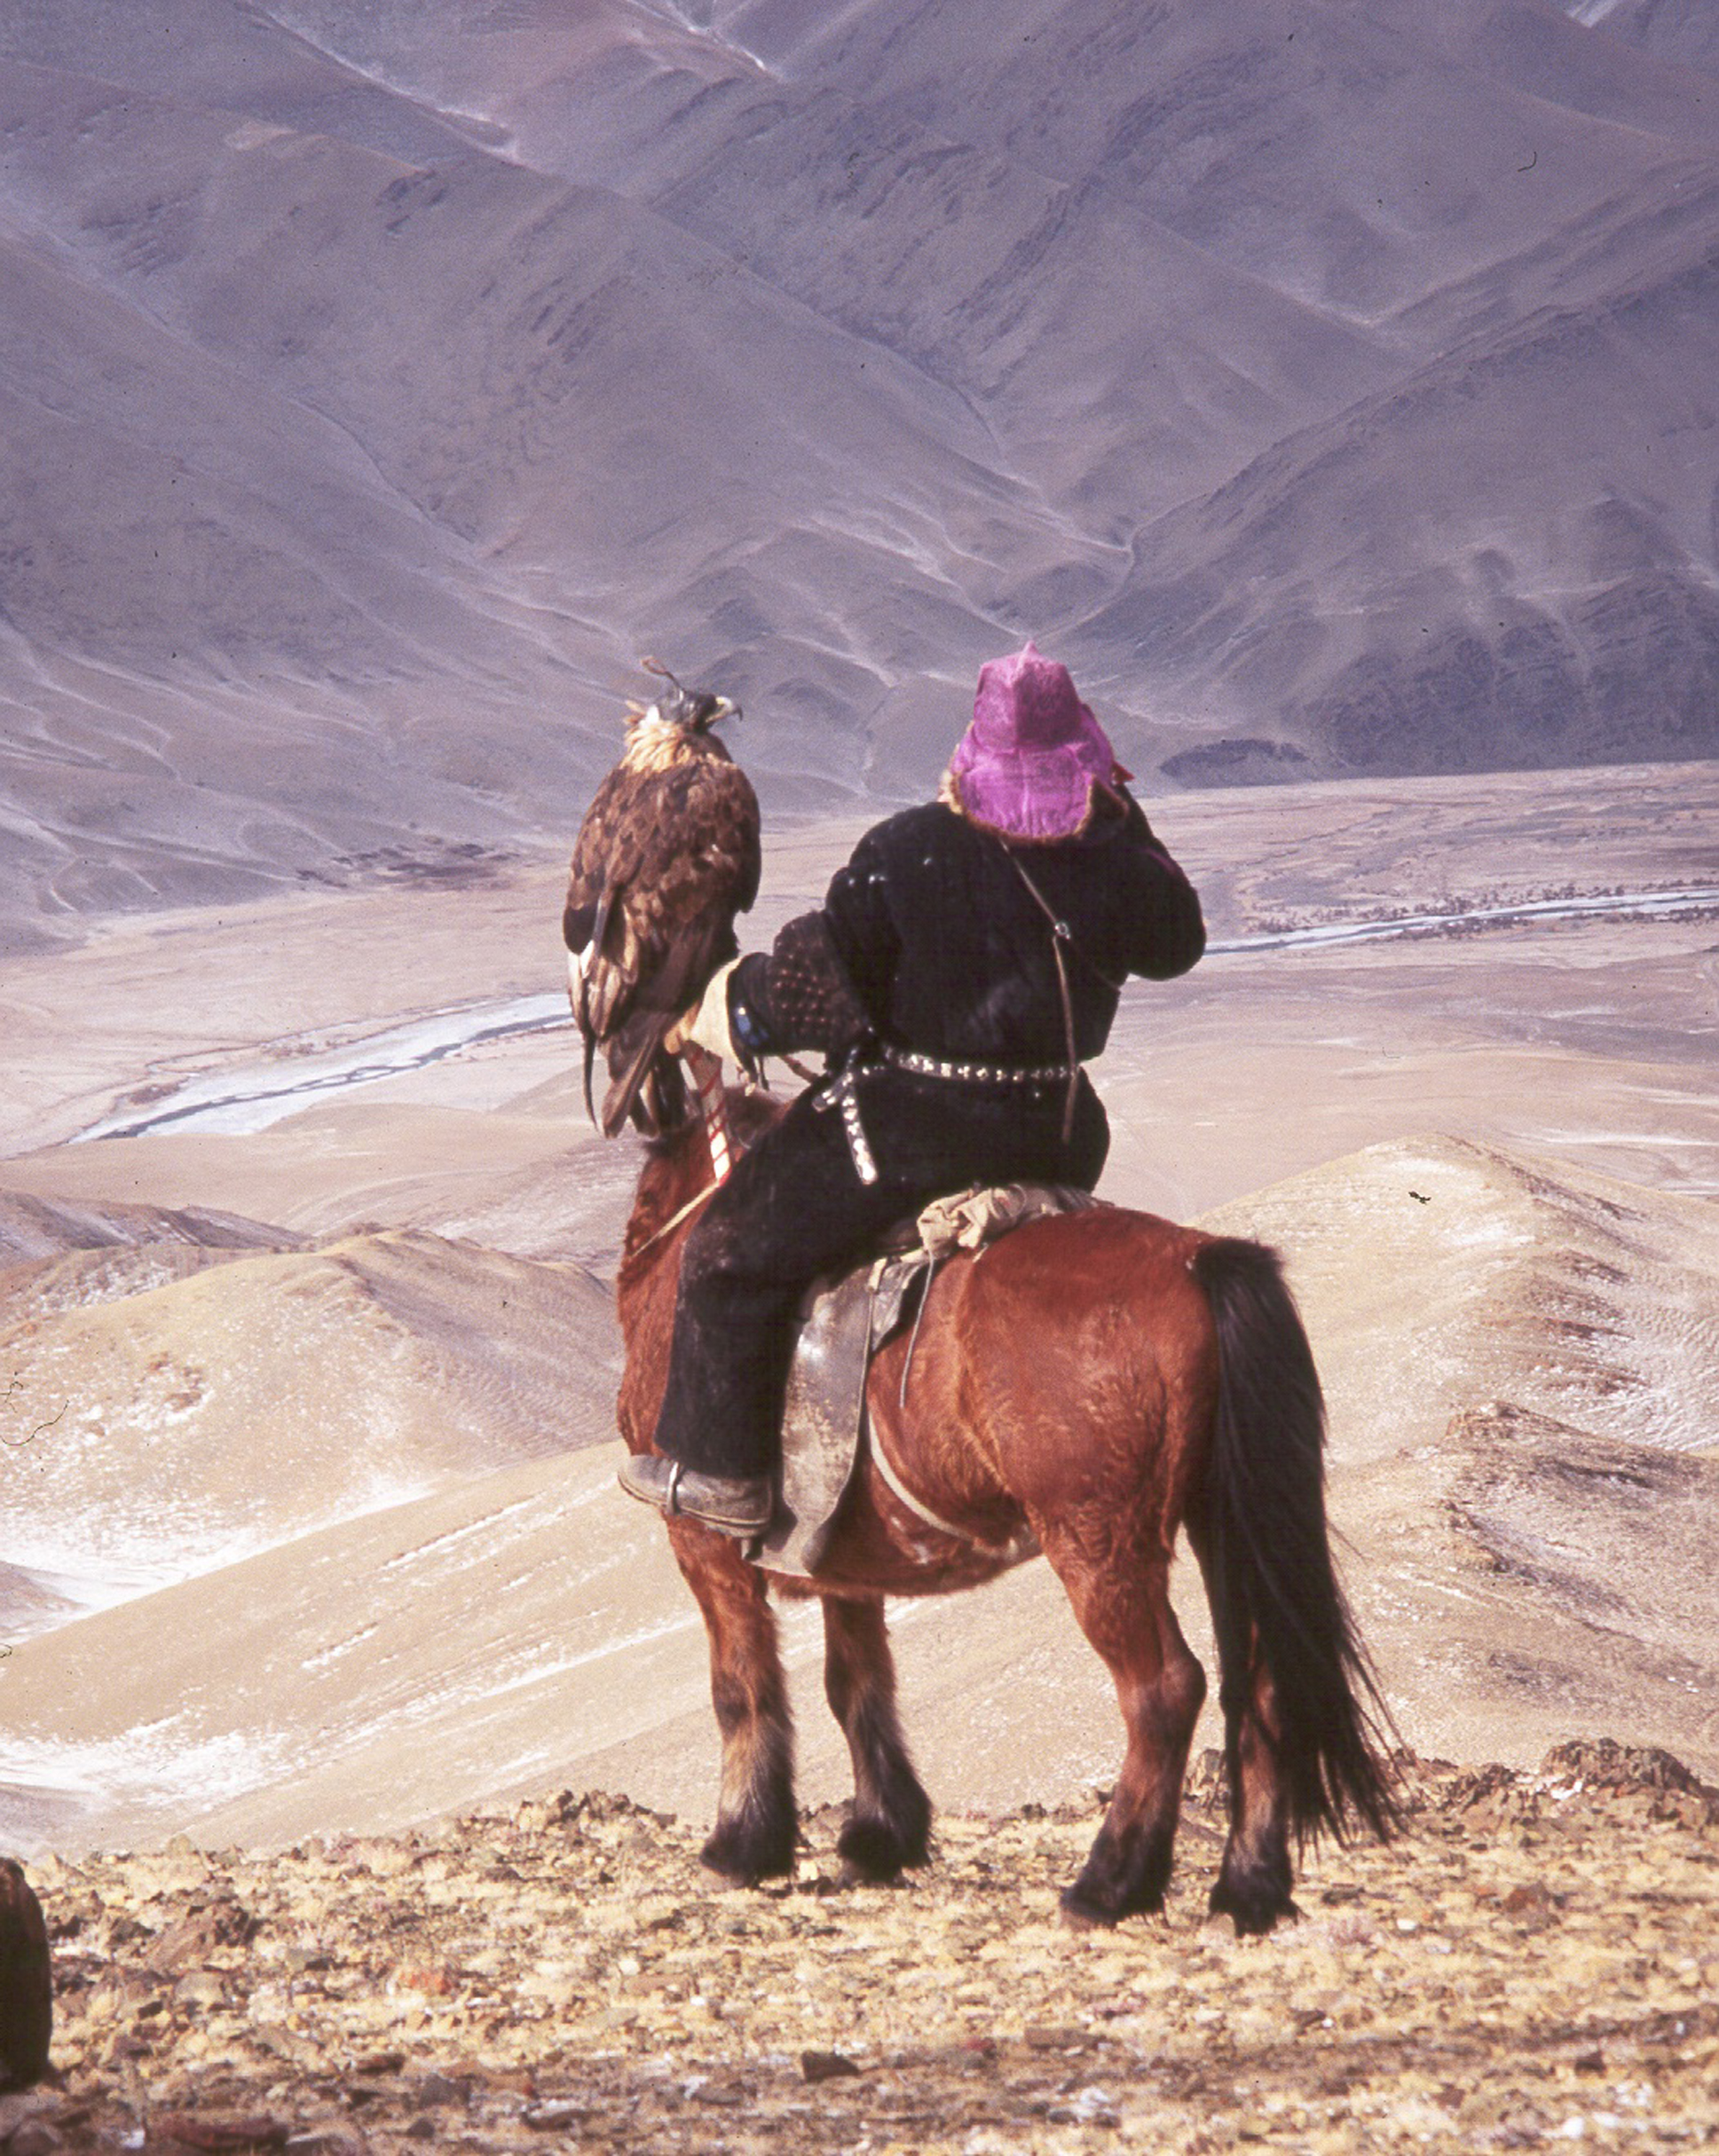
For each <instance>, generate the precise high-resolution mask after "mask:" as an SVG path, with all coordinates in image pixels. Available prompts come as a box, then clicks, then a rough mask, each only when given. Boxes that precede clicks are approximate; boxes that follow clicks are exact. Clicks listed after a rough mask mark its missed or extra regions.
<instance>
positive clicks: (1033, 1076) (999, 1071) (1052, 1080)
mask: <svg viewBox="0 0 1719 2156" xmlns="http://www.w3.org/2000/svg"><path fill="white" fill-rule="evenodd" d="M883 1055H884V1060H885V1062H886V1063H888V1064H890V1065H892V1066H894V1068H895V1069H896V1070H898V1071H911V1072H912V1073H913V1074H914V1075H915V1077H918V1078H948V1079H951V1080H953V1081H954V1082H956V1083H957V1084H958V1085H1067V1084H1068V1082H1069V1080H1070V1079H1072V1078H1075V1077H1076V1076H1078V1074H1079V1072H1080V1066H1079V1065H1078V1064H1077V1063H1074V1064H1070V1063H957V1062H954V1061H951V1060H950V1058H948V1057H945V1056H922V1055H920V1054H919V1052H918V1050H915V1049H911V1048H886V1049H885V1050H884V1051H883Z"/></svg>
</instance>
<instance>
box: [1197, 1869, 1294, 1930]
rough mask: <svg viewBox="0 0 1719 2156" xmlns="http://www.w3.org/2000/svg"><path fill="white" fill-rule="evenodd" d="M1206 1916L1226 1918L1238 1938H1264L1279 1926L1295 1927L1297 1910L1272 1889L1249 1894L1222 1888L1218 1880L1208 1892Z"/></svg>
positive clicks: (1227, 1887) (1228, 1887) (1232, 1888)
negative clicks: (1288, 1925) (1208, 1899)
mask: <svg viewBox="0 0 1719 2156" xmlns="http://www.w3.org/2000/svg"><path fill="white" fill-rule="evenodd" d="M1207 1914H1208V1915H1209V1916H1227V1917H1228V1918H1229V1920H1230V1922H1231V1923H1232V1924H1234V1926H1235V1936H1236V1937H1237V1938H1238V1939H1264V1938H1265V1936H1266V1933H1267V1932H1274V1931H1275V1930H1276V1929H1277V1926H1278V1925H1279V1924H1282V1923H1286V1922H1287V1923H1289V1924H1296V1923H1298V1922H1299V1921H1300V1917H1301V1911H1300V1910H1299V1909H1298V1908H1297V1907H1296V1905H1295V1903H1294V1902H1293V1901H1292V1900H1290V1898H1289V1895H1288V1894H1286V1893H1283V1892H1281V1891H1280V1890H1278V1889H1276V1888H1268V1889H1266V1891H1264V1892H1258V1893H1252V1894H1250V1893H1245V1892H1238V1891H1237V1889H1235V1888H1234V1887H1232V1886H1226V1885H1225V1884H1224V1882H1223V1880H1222V1879H1219V1880H1218V1884H1217V1885H1216V1886H1214V1887H1213V1888H1212V1890H1211V1900H1210V1904H1209V1905H1208V1908H1207Z"/></svg>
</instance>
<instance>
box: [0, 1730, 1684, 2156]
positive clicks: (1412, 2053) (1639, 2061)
mask: <svg viewBox="0 0 1719 2156" xmlns="http://www.w3.org/2000/svg"><path fill="white" fill-rule="evenodd" d="M1216 1764H1217V1762H1216V1757H1215V1755H1213V1754H1210V1753H1208V1754H1207V1755H1205V1759H1204V1762H1203V1768H1202V1770H1201V1771H1200V1773H1199V1774H1196V1776H1195V1782H1194V1784H1193V1786H1192V1788H1191V1790H1190V1802H1189V1808H1188V1813H1187V1820H1186V1824H1185V1827H1184V1834H1183V1840H1182V1845H1181V1855H1182V1867H1181V1869H1180V1872H1179V1876H1178V1880H1177V1882H1176V1885H1174V1887H1173V1888H1172V1892H1171V1901H1170V1906H1169V1909H1168V1912H1167V1914H1166V1916H1164V1917H1163V1919H1161V1920H1154V1921H1142V1922H1137V1923H1132V1924H1126V1925H1124V1926H1123V1927H1122V1928H1121V1929H1119V1930H1118V1931H1116V1932H1112V1933H1104V1932H1071V1931H1068V1930H1067V1929H1064V1928H1063V1927H1062V1926H1061V1924H1059V1923H1058V1921H1057V1903H1056V1891H1057V1888H1058V1886H1059V1885H1061V1883H1062V1882H1063V1881H1064V1880H1066V1879H1067V1878H1068V1877H1069V1876H1070V1875H1071V1873H1072V1871H1073V1869H1074V1868H1075V1866H1076V1862H1077V1861H1078V1858H1079V1855H1080V1853H1082V1852H1083V1851H1084V1847H1085V1845H1086V1843H1087V1841H1088V1840H1089V1839H1090V1837H1091V1834H1092V1829H1093V1826H1094V1823H1095V1822H1094V1820H1093V1818H1092V1814H1090V1813H1084V1814H1083V1813H1079V1812H1076V1811H1073V1810H1068V1811H1061V1812H1057V1813H1050V1814H1047V1813H1045V1812H1043V1811H1040V1810H1038V1809H1037V1807H1031V1806H1029V1807H1028V1808H1027V1810H1025V1811H1023V1812H1021V1813H1019V1814H1014V1815H1013V1816H1011V1817H1009V1818H1006V1819H1000V1820H993V1819H985V1818H981V1817H977V1816H974V1815H965V1816H961V1815H956V1816H950V1817H946V1818H944V1819H943V1820H942V1822H941V1824H940V1828H939V1843H938V1849H937V1853H936V1856H935V1858H934V1862H933V1863H932V1865H931V1867H930V1868H929V1869H927V1872H926V1873H925V1874H924V1875H923V1876H921V1877H918V1878H916V1879H915V1880H914V1881H913V1882H912V1883H911V1885H908V1886H906V1887H905V1888H903V1889H900V1890H887V1889H878V1888H865V1889H856V1890H846V1889H843V1888H842V1887H841V1886H840V1885H839V1883H838V1882H837V1881H836V1880H835V1879H834V1878H833V1877H832V1876H831V1875H832V1869H833V1865H834V1857H833V1848H834V1840H835V1829H836V1815H835V1814H834V1813H832V1812H828V1811H826V1812H823V1813H818V1814H812V1815H810V1816H809V1817H808V1820H807V1822H806V1826H805V1846H804V1849H803V1853H802V1858H801V1862H800V1872H799V1876H798V1877H796V1878H795V1879H794V1880H793V1881H792V1882H791V1883H788V1884H785V1885H777V1886H775V1887H770V1888H767V1889H764V1890H762V1891H759V1892H748V1891H745V1890H740V1889H731V1888H724V1887H722V1885H719V1884H718V1883H716V1882H714V1880H713V1879H712V1878H711V1877H709V1875H708V1874H706V1873H705V1872H703V1871H702V1870H701V1869H700V1868H699V1866H698V1855H697V1837H696V1836H695V1835H694V1834H693V1833H692V1832H691V1831H690V1829H687V1828H685V1827H683V1826H681V1825H679V1824H677V1823H676V1822H673V1821H671V1820H666V1819H664V1818H662V1817H660V1816H659V1815H658V1814H652V1813H650V1812H647V1811H645V1810H643V1808H641V1807H640V1806H636V1805H635V1804H633V1803H632V1802H630V1801H629V1800H628V1799H627V1798H622V1797H605V1796H602V1795H586V1796H580V1797H572V1796H562V1797H560V1798H552V1799H549V1800H548V1801H544V1802H537V1803H531V1804H526V1805H524V1806H521V1807H519V1808H518V1809H517V1810H516V1811H514V1812H512V1813H510V1814H505V1815H495V1816H482V1817H476V1818H468V1819H464V1820H461V1821H459V1822H453V1823H450V1824H448V1825H446V1826H445V1827H440V1828H437V1829H431V1830H429V1831H426V1832H422V1833H416V1834H409V1835H406V1836H402V1837H397V1838H394V1839H390V1840H360V1839H353V1838H350V1837H343V1838H341V1839H338V1840H335V1841H330V1842H323V1843H315V1844H309V1845H302V1846H300V1847H297V1848H295V1849H293V1850H290V1851H288V1852H287V1853H284V1854H281V1855H278V1856H270V1857H255V1856H247V1855H244V1854H241V1853H203V1852H200V1851H198V1850H197V1849H195V1848H193V1846H192V1845H191V1844H190V1843H189V1842H187V1841H185V1840H184V1839H183V1838H182V1839H179V1840H177V1841H176V1842H174V1843H172V1844H170V1845H169V1846H168V1847H167V1848H166V1849H165V1850H163V1851H161V1852H159V1853H153V1854H148V1855H137V1856H126V1855H114V1856H98V1857H91V1858H89V1859H87V1860H85V1861H80V1862H77V1863H69V1862H67V1861H63V1860H59V1859H55V1858H48V1859H45V1860H43V1861H42V1862H41V1863H39V1864H38V1865H37V1866H35V1868H34V1873H33V1877H34V1883H35V1886H36V1889H37V1891H38V1892H39V1893H40V1894H41V1897H42V1900H43V1904H44V1906H45V1908H46V1910H47V1915H48V1921H49V1926H50V1930H51V1934H52V1937H53V1940H54V1955H55V1962H56V1970H57V1984H58V1992H59V2002H58V2026H57V2028H56V2032H55V2040H54V2057H55V2061H56V2065H57V2066H58V2067H59V2074H60V2080H59V2085H58V2086H52V2087H48V2088H44V2089H37V2090H35V2091H31V2092H28V2093H27V2094H25V2095H21V2096H12V2097H4V2098H0V2140H4V2142H5V2143H6V2144H7V2149H8V2156H54V2152H55V2151H56V2150H59V2149H62V2148H63V2149H67V2150H73V2151H75V2150H79V2149H84V2148H138V2147H139V2146H148V2147H151V2148H156V2147H159V2148H162V2149H163V2150H170V2151H171V2150H175V2149H177V2150H180V2151H183V2150H185V2149H187V2148H189V2149H196V2150H204V2151H209V2150H225V2149H240V2148H246V2147H252V2146H264V2147H281V2146H285V2147H287V2148H288V2149H296V2150H299V2151H302V2152H305V2156H359V2152H367V2151H375V2152H380V2151H389V2150H393V2149H396V2148H405V2147H411V2148H413V2149H422V2148H425V2147H430V2148H434V2147H437V2146H445V2147H447V2148H450V2149H461V2150H476V2151H485V2150H512V2149H524V2148H532V2149H556V2150H562V2149H567V2150H573V2149H585V2150H595V2149H601V2148H607V2147H610V2146H611V2145H619V2144H626V2145H627V2146H630V2147H637V2148H641V2149H652V2150H656V2149H662V2150H677V2151H678V2150H705V2149H719V2148H720V2149H725V2150H751V2149H754V2148H756V2149H759V2150H763V2149H766V2148H768V2149H769V2150H770V2151H772V2152H790V2156H792V2152H802V2151H803V2152H814V2151H817V2152H822V2151H825V2150H832V2151H833V2150H837V2149H840V2150H853V2151H867V2152H872V2156H886V2152H890V2151H895V2152H903V2156H904V2152H910V2151H918V2152H930V2151H942V2150H949V2151H958V2152H962V2156H989V2152H993V2151H1000V2150H1012V2149H1017V2148H1022V2149H1035V2150H1037V2149H1056V2150H1061V2149H1068V2150H1084V2149H1095V2148H1115V2147H1116V2146H1118V2145H1124V2144H1126V2145H1139V2146H1142V2147H1146V2148H1150V2149H1153V2150H1177V2151H1181V2150H1187V2151H1204V2150H1210V2149H1218V2148H1226V2147H1229V2146H1232V2145H1234V2144H1238V2143H1242V2142H1246V2143H1250V2144H1272V2145H1276V2146H1282V2147H1290V2148H1296V2149H1306V2150H1327V2149H1329V2150H1338V2149H1344V2150H1346V2149H1360V2148H1366V2149H1368V2150H1372V2149H1377V2148H1381V2147H1392V2148H1394V2147H1406V2146H1409V2145H1413V2146H1415V2147H1429V2146H1430V2147H1433V2148H1454V2147H1457V2146H1461V2147H1463V2148H1465V2149H1466V2148H1481V2149H1491V2148H1498V2149H1514V2148H1529V2147H1536V2146H1540V2145H1542V2144H1557V2145H1563V2144H1566V2143H1575V2142H1592V2143H1594V2144H1597V2145H1602V2146H1617V2147H1622V2148H1629V2149H1644V2148H1659V2147H1672V2146H1687V2145H1696V2144H1702V2143H1714V2142H1719V1791H1715V1790H1711V1789H1708V1788H1707V1787H1705V1786H1704V1785H1703V1784H1701V1783H1700V1782H1698V1781H1697V1780H1696V1778H1695V1777H1694V1776H1692V1775H1691V1774H1689V1773H1688V1772H1687V1771H1686V1770H1685V1769H1684V1768H1682V1767H1680V1766H1679V1765H1678V1763H1677V1762H1676V1760H1674V1759H1670V1758H1669V1757H1668V1755H1667V1754H1665V1753H1663V1752H1653V1751H1627V1750H1625V1749H1624V1748H1621V1747H1619V1746H1616V1745H1609V1744H1605V1743H1580V1744H1568V1745H1564V1746H1561V1747H1559V1748H1558V1749H1557V1751H1554V1752H1552V1753H1551V1754H1549V1756H1548V1758H1547V1759H1546V1760H1545V1761H1544V1763H1543V1764H1542V1768H1541V1769H1540V1771H1539V1772H1538V1773H1537V1774H1525V1773H1518V1772H1513V1771H1510V1770H1507V1769H1504V1768H1486V1769H1483V1770H1480V1771H1478V1772H1476V1771H1473V1770H1459V1769H1457V1768H1455V1767H1447V1766H1444V1765H1440V1764H1429V1763H1425V1762H1416V1763H1413V1764H1411V1765H1410V1766H1409V1767H1408V1768H1407V1770H1406V1776H1407V1787H1408V1795H1409V1798H1410V1803H1411V1815H1410V1822H1409V1830H1408V1835H1407V1837H1406V1838H1405V1839H1404V1840H1403V1841H1402V1842H1401V1843H1400V1845H1397V1846H1395V1847H1392V1848H1389V1849H1381V1848H1377V1847H1375V1846H1371V1845H1367V1846H1361V1847H1358V1848H1353V1849H1348V1850H1344V1849H1327V1850H1324V1851H1322V1852H1321V1853H1320V1854H1319V1856H1318V1857H1317V1859H1316V1860H1315V1861H1310V1863H1309V1864H1308V1866H1307V1867H1306V1868H1305V1871H1304V1874H1303V1877H1302V1884H1301V1888H1300V1900H1301V1904H1302V1908H1303V1910H1304V1912H1305V1915H1304V1920H1303V1921H1302V1922H1301V1923H1300V1924H1296V1925H1292V1926H1290V1927H1289V1928H1287V1929H1286V1930H1284V1931H1282V1932H1280V1933H1279V1934H1277V1935H1276V1936H1274V1937H1273V1938H1272V1939H1270V1940H1259V1941H1248V1942H1238V1941H1236V1940H1234V1939H1233V1938H1231V1937H1230V1936H1229V1934H1228V1930H1227V1926H1218V1925H1214V1924H1208V1923H1207V1922H1206V1921H1205V1918H1204V1914H1203V1912H1204V1903H1205V1892H1206V1887H1207V1883H1208V1880H1209V1877H1210V1874H1211V1872H1212V1870H1213V1869H1214V1865H1215V1859H1216V1853H1217V1847H1218V1838H1219V1833H1220V1829H1221V1818H1222V1811H1221V1795H1220V1792H1219V1791H1218V1789H1217V1788H1216V1786H1215V1784H1214V1774H1213V1770H1214V1768H1215V1767H1216Z"/></svg>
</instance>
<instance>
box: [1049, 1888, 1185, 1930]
mask: <svg viewBox="0 0 1719 2156" xmlns="http://www.w3.org/2000/svg"><path fill="white" fill-rule="evenodd" d="M1163 1906H1164V1898H1163V1895H1162V1894H1136V1895H1133V1896H1132V1897H1131V1898H1130V1899H1129V1900H1127V1901H1126V1902H1125V1903H1123V1904H1122V1905H1121V1906H1117V1905H1116V1904H1115V1903H1112V1902H1108V1901H1101V1900H1100V1899H1099V1897H1098V1896H1097V1895H1096V1894H1095V1893H1094V1892H1092V1889H1091V1888H1090V1887H1089V1886H1087V1885H1085V1883H1084V1881H1083V1880H1080V1879H1076V1881H1075V1883H1074V1885H1072V1886H1065V1887H1064V1888H1063V1890H1062V1896H1061V1910H1062V1922H1063V1924H1065V1925H1066V1927H1067V1928H1068V1930H1069V1931H1071V1932H1095V1931H1098V1930H1100V1928H1102V1929H1104V1930H1107V1931H1108V1930H1109V1929H1111V1928H1112V1927H1114V1926H1115V1925H1116V1924H1120V1923H1121V1922H1122V1921H1123V1919H1124V1917H1125V1916H1163Z"/></svg>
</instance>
